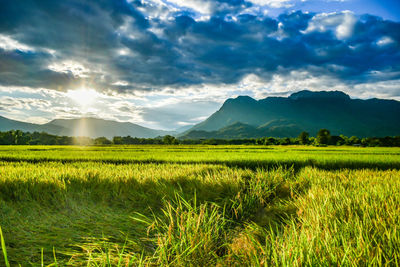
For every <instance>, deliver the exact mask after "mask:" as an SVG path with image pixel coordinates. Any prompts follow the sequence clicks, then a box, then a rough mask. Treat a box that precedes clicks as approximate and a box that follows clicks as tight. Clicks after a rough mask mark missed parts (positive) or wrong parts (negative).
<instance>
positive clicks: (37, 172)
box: [0, 145, 400, 266]
mask: <svg viewBox="0 0 400 267" xmlns="http://www.w3.org/2000/svg"><path fill="white" fill-rule="evenodd" d="M0 227H1V232H0V233H1V235H0V236H1V254H0V256H1V257H0V265H1V266H18V265H19V264H20V265H21V266H158V265H163V266H215V265H217V266H271V265H273V266H319V265H322V266H328V265H344V266H399V265H400V149H399V148H362V147H311V146H200V145H196V146H183V145H179V146H163V145H159V146H152V145H148V146H147V145H141V146H104V147H103V146H90V147H78V146H1V147H0Z"/></svg>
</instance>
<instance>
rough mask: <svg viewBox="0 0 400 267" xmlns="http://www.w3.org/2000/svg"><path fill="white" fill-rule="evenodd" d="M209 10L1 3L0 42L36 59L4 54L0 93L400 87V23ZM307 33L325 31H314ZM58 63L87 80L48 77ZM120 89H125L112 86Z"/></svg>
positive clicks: (239, 4)
mask: <svg viewBox="0 0 400 267" xmlns="http://www.w3.org/2000/svg"><path fill="white" fill-rule="evenodd" d="M208 2H210V1H208ZM213 3H214V4H213V5H212V7H213V13H212V15H211V17H210V18H208V19H206V20H204V19H203V20H197V21H196V15H195V14H191V13H188V12H176V13H173V12H174V11H173V12H170V13H169V14H168V19H161V18H160V17H154V16H153V17H152V16H148V14H147V13H148V12H150V11H151V12H155V11H157V10H159V12H164V13H165V12H167V10H168V9H166V8H165V7H161V6H157V5H156V6H155V5H154V4H153V5H150V4H149V3H147V2H141V1H133V2H131V3H128V2H126V1H124V0H107V1H106V0H101V1H78V0H76V1H54V0H37V1H33V0H30V1H29V0H26V1H4V0H3V1H1V12H0V34H2V35H5V36H9V37H11V38H12V39H14V40H16V41H18V42H20V43H22V44H25V45H27V46H29V47H31V48H32V51H29V52H22V51H16V50H14V51H9V50H8V51H6V50H5V49H0V84H1V85H6V86H11V85H24V86H30V87H45V88H55V89H60V90H65V89H67V88H71V86H74V85H77V84H80V83H82V82H84V81H86V82H89V83H90V84H91V85H93V86H95V87H96V88H99V89H100V88H111V89H115V90H132V89H138V88H140V89H147V90H151V89H159V88H162V87H164V86H174V87H183V86H188V85H193V84H202V83H214V84H219V83H236V82H238V81H240V80H241V78H242V77H244V76H245V75H247V74H251V73H253V74H257V75H258V76H260V77H261V78H263V79H265V80H268V79H269V78H270V77H271V75H273V74H276V73H278V74H279V73H286V72H288V71H290V70H297V69H306V70H308V71H309V72H311V73H313V74H315V75H320V74H321V75H330V76H334V77H337V78H340V79H341V80H342V81H345V82H349V83H357V82H365V81H368V79H375V80H379V79H388V78H387V77H388V76H387V75H386V76H385V75H381V76H379V75H375V76H372V77H370V76H369V75H368V74H369V73H370V72H371V71H380V72H390V73H395V74H393V75H391V76H390V79H398V78H400V77H399V74H398V73H400V47H399V44H400V24H399V23H396V22H391V21H386V20H382V19H380V18H378V17H374V16H370V15H366V16H363V17H361V18H359V19H357V20H356V21H355V22H354V23H347V24H346V20H345V19H343V18H340V17H338V18H333V19H335V20H338V21H339V22H338V23H337V24H336V25H334V26H332V25H331V24H329V23H331V22H326V21H324V20H323V17H322V19H321V20H315V17H316V16H315V15H316V14H311V13H310V14H305V13H302V12H300V11H299V12H294V13H288V14H282V15H280V16H279V17H277V18H276V19H273V18H269V17H265V16H262V15H257V16H256V15H249V14H239V12H243V10H244V8H248V7H250V6H251V4H250V3H249V2H246V1H242V0H237V1H223V0H219V1H214V2H213ZM331 16H335V15H331ZM337 16H341V15H340V14H338V15H337ZM350 22H351V21H350ZM312 23H313V24H315V25H317V26H318V25H319V26H323V27H322V28H321V29H323V30H321V29H320V28H318V27H317V28H316V30H315V29H314V30H312V29H311V30H310V29H309V26H310V24H312ZM324 23H327V24H329V25H323V24H324ZM329 27H331V28H329ZM338 27H342V29H340V31H344V33H342V32H340V31H339V32H338ZM346 27H349V28H351V29H350V30H349V31H351V32H352V34H348V36H347V34H346V30H347V28H346ZM343 36H345V37H343ZM46 51H47V52H46ZM48 51H55V53H54V54H52V53H50V52H48ZM121 51H122V52H121ZM62 60H74V61H76V62H82V64H85V66H86V67H87V68H88V69H90V72H89V73H88V75H87V76H88V77H77V76H76V75H73V73H72V72H71V73H69V72H68V71H64V72H57V71H54V70H50V69H49V65H50V64H52V63H54V62H60V61H62ZM396 73H397V74H396ZM118 81H123V82H124V83H128V85H124V86H120V85H113V84H117V82H118Z"/></svg>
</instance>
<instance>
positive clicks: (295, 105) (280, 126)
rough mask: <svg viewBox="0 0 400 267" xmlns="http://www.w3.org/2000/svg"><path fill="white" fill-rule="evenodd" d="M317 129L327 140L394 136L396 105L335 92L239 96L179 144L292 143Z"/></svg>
mask: <svg viewBox="0 0 400 267" xmlns="http://www.w3.org/2000/svg"><path fill="white" fill-rule="evenodd" d="M237 123H241V127H239V128H238V124H237ZM245 125H246V126H245ZM321 128H326V129H329V130H330V131H331V134H333V135H339V134H344V135H346V136H353V135H356V136H359V137H365V136H377V137H382V136H394V135H400V102H399V101H395V100H385V99H377V98H373V99H368V100H361V99H352V98H350V96H348V95H347V94H345V93H343V92H340V91H321V92H312V91H308V90H305V91H300V92H297V93H294V94H292V95H290V96H289V97H267V98H265V99H261V100H258V101H257V100H255V99H253V98H251V97H249V96H239V97H237V98H235V99H228V100H226V101H225V103H224V104H223V105H222V107H221V108H220V109H219V110H218V111H217V112H215V113H214V114H212V115H211V116H210V117H209V118H208V119H206V120H205V121H203V122H201V123H199V124H197V125H195V126H194V127H193V128H191V129H190V130H189V131H186V132H185V133H184V134H183V135H182V136H181V138H190V137H191V136H208V138H211V137H213V138H240V137H241V136H246V137H259V136H275V137H295V136H297V135H298V134H299V133H300V132H301V131H307V132H309V133H310V134H311V135H315V134H316V133H317V132H318V130H319V129H321ZM205 132H207V133H205ZM235 132H236V133H235Z"/></svg>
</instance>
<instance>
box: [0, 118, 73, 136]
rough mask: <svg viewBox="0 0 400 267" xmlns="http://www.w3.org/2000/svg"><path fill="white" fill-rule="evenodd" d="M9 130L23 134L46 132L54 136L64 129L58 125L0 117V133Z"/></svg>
mask: <svg viewBox="0 0 400 267" xmlns="http://www.w3.org/2000/svg"><path fill="white" fill-rule="evenodd" d="M9 130H21V131H24V132H48V133H54V134H56V133H59V132H62V131H65V130H66V129H64V128H63V127H62V126H58V125H46V124H34V123H27V122H22V121H16V120H11V119H8V118H5V117H2V116H0V131H9Z"/></svg>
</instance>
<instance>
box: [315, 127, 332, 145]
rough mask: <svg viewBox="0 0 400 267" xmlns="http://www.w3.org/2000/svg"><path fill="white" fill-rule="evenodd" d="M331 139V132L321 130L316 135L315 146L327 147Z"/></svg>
mask: <svg viewBox="0 0 400 267" xmlns="http://www.w3.org/2000/svg"><path fill="white" fill-rule="evenodd" d="M330 139H331V132H330V131H329V130H327V129H321V130H319V131H318V134H317V139H316V141H317V145H327V144H329V141H330Z"/></svg>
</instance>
